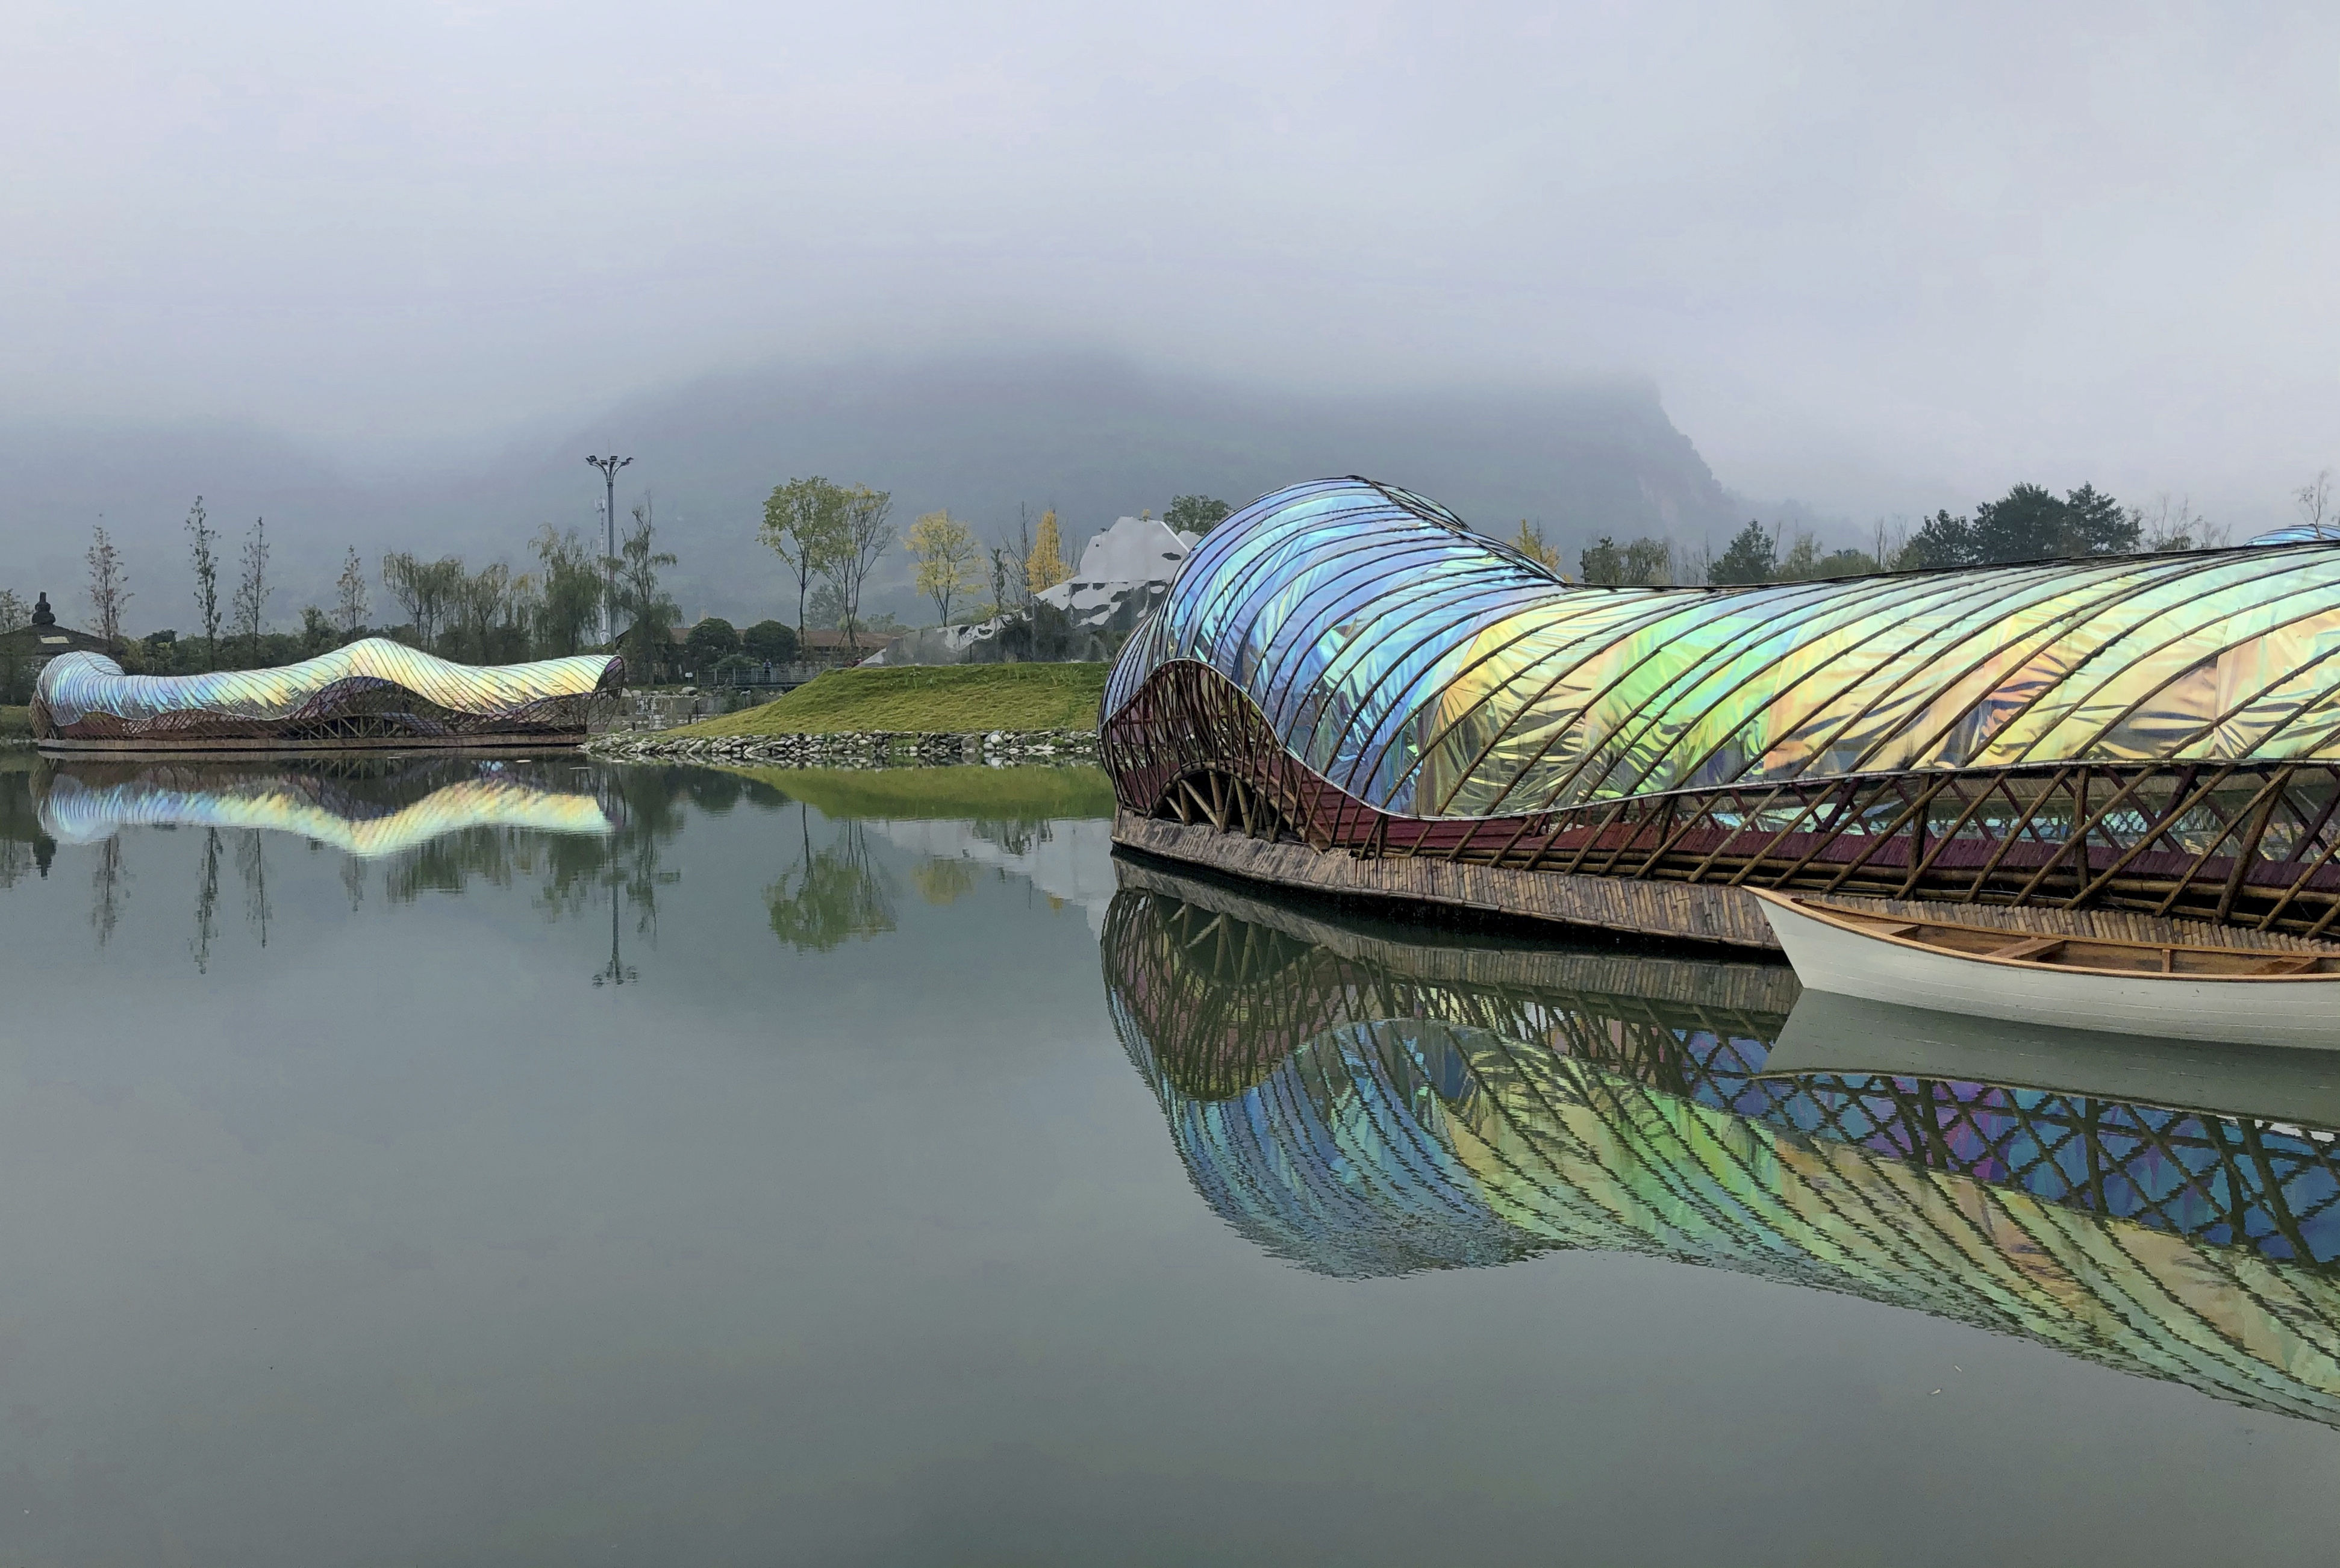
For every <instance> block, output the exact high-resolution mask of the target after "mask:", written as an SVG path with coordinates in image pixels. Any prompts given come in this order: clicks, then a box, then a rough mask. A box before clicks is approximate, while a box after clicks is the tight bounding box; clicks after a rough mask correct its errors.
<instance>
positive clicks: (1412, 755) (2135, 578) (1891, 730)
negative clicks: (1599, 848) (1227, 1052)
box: [1106, 478, 2340, 817]
mask: <svg viewBox="0 0 2340 1568" xmlns="http://www.w3.org/2000/svg"><path fill="white" fill-rule="evenodd" d="M2335 655H2340V548H2335V546H2334V544H2332V543H2328V542H2321V543H2319V542H2303V543H2295V544H2276V545H2262V546H2259V547H2242V548H2235V549H2222V550H2199V551H2192V552H2188V553H2185V554H2178V555H2166V556H2136V557H2093V558H2086V559H2077V560H2056V561H2041V562H2033V563H2026V564H2021V565H2015V566H2003V567H1974V568H1966V569H1958V570H1950V571H1934V572H1903V573H1887V574H1882V575H1878V576H1871V577H1846V578H1836V579H1831V580H1827V581H1819V582H1804V583H1781V584H1773V585H1769V586H1763V587H1734V588H1618V587H1581V586H1575V585H1572V584H1570V583H1568V582H1565V581H1563V580H1562V579H1561V578H1560V577H1556V576H1555V575H1554V574H1553V573H1552V572H1550V571H1548V570H1546V569H1545V568H1544V567H1542V566H1540V565H1539V564H1537V563H1536V562H1534V561H1532V560H1530V559H1528V558H1527V557H1523V556H1522V555H1520V554H1519V553H1518V552H1516V551H1514V550H1512V549H1510V548H1508V547H1504V546H1502V545H1500V544H1497V543H1495V542H1494V541H1492V540H1491V539H1489V538H1486V537H1482V536H1481V535H1478V534H1474V533H1472V531H1471V530H1470V529H1469V528H1467V527H1465V526H1464V525H1463V523H1462V521H1461V520H1460V519H1458V518H1455V517H1454V516H1453V514H1452V513H1450V512H1447V511H1446V510H1445V509H1444V508H1441V507H1439V506H1438V505H1436V504H1435V503H1434V502H1432V501H1428V500H1425V499H1423V498H1421V497H1419V496H1415V495H1412V494H1410V493H1408V492H1406V491H1404V490H1401V489H1397V488H1393V487H1390V486H1384V485H1379V484H1375V483H1373V482H1371V481H1369V480H1365V479H1360V478H1347V479H1328V480H1320V481H1317V482H1314V483H1311V484H1304V485H1295V486H1294V487H1292V488H1288V489H1284V490H1279V491H1277V492H1275V493H1274V494H1273V495H1269V496H1266V497H1264V498H1261V499H1260V500H1258V501H1255V502H1254V503H1253V504H1252V505H1251V506H1249V507H1247V508H1244V510H1243V511H1242V512H1240V513H1238V514H1236V515H1235V516H1234V517H1233V518H1229V519H1227V521H1226V522H1225V523H1223V524H1221V525H1220V526H1219V527H1218V528H1215V529H1214V530H1212V532H1211V534H1210V535H1209V536H1208V537H1206V538H1205V540H1204V541H1203V542H1202V544H1200V545H1199V546H1197V547H1195V551H1194V553H1193V554H1192V555H1191V556H1190V557H1188V558H1187V562H1186V565H1185V568H1184V569H1183V570H1182V571H1181V572H1180V573H1179V576H1178V579H1177V581H1176V582H1175V584H1174V585H1173V586H1172V587H1171V589H1170V593H1169V597H1168V598H1167V599H1166V600H1165V603H1164V604H1163V606H1161V608H1160V609H1159V610H1158V611H1157V612H1156V613H1155V616H1153V618H1152V619H1151V620H1150V621H1149V622H1148V623H1147V624H1146V626H1145V627H1144V628H1143V629H1142V630H1141V631H1140V632H1139V633H1138V634H1137V636H1135V637H1133V638H1132V639H1131V641H1130V643H1129V645H1128V646H1127V647H1125V649H1124V650H1123V652H1122V656H1121V658H1120V659H1119V661H1118V662H1117V663H1116V665H1115V669H1114V672H1113V676H1112V679H1111V681H1110V683H1109V684H1108V685H1107V688H1106V715H1107V716H1108V717H1110V716H1111V715H1113V714H1114V713H1115V712H1117V711H1118V710H1119V709H1120V708H1121V707H1123V706H1124V705H1125V704H1127V703H1128V702H1129V701H1130V699H1131V698H1132V697H1134V696H1135V695H1136V694H1137V692H1138V690H1139V688H1140V687H1141V686H1143V685H1144V684H1145V680H1146V678H1147V677H1148V676H1151V675H1152V674H1154V672H1155V671H1156V670H1158V669H1160V668H1162V667H1163V666H1165V665H1167V664H1169V663H1171V662H1173V661H1175V660H1194V661H1197V662H1200V663H1202V664H1204V665H1206V666H1209V667H1210V668H1212V669H1214V670H1216V671H1217V672H1218V673H1219V674H1220V675H1222V676H1225V677H1226V678H1227V679H1228V680H1229V681H1231V682H1233V683H1234V685H1236V686H1237V687H1238V688H1240V689H1241V690H1242V691H1243V692H1244V694H1245V695H1247V696H1248V697H1249V698H1250V699H1251V701H1252V702H1253V703H1254V704H1255V705H1257V706H1258V708H1259V710H1260V711H1261V713H1262V714H1263V715H1264V716H1265V718H1266V720H1267V722H1268V724H1269V725H1270V726H1271V727H1272V728H1273V729H1274V732H1275V734H1276V735H1278V736H1279V737H1281V739H1282V740H1283V742H1284V745H1285V746H1286V748H1287V749H1289V750H1290V751H1291V752H1292V754H1294V756H1295V757H1297V758H1298V759H1299V760H1301V761H1302V762H1304V763H1305V764H1307V765H1308V766H1309V767H1311V768H1313V769H1314V771H1315V772H1316V773H1318V774H1321V775H1323V776H1324V777H1325V778H1327V779H1329V780H1331V781H1332V782H1333V783H1334V784H1337V785H1339V786H1340V787H1342V788H1343V789H1344V790H1346V791H1348V792H1349V793H1350V794H1353V795H1355V796H1357V797H1359V798H1361V799H1363V800H1364V801H1366V802H1368V803H1369V804H1373V805H1375V806H1378V807H1380V808H1381V809H1383V811H1387V812H1391V813H1393V814H1404V815H1412V816H1426V817H1440V816H1445V817H1477V816H1495V815H1514V814H1528V813H1533V812H1537V811H1542V810H1545V809H1549V808H1554V807H1562V806H1569V805H1575V804H1583V803H1586V802H1590V801H1599V800H1608V799H1615V798H1619V797H1621V796H1629V795H1634V794H1648V793H1654V792H1658V791H1666V790H1681V789H1697V788H1704V787H1710V786H1718V785H1724V784H1733V783H1750V782H1760V783H1766V784H1770V783H1778V782H1784V781H1791V780H1809V779H1826V778H1832V777H1840V776H1843V775H1847V774H1874V773H1890V772H1900V771H1908V770H1918V769H1943V768H1983V767H1995V766H2009V765H2016V764H2034V763H2048V764H2058V763H2067V762H2072V763H2077V762H2105V763H2135V762H2191V761H2210V762H2220V763H2223V762H2240V761H2295V760H2307V759H2315V760H2333V759H2335V758H2340V657H2335Z"/></svg>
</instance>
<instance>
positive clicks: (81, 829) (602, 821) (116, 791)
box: [40, 759, 616, 860]
mask: <svg viewBox="0 0 2340 1568" xmlns="http://www.w3.org/2000/svg"><path fill="white" fill-rule="evenodd" d="M115 771H117V770H112V769H106V770H102V771H101V770H99V769H94V768H83V769H73V770H67V769H62V768H61V769H59V770H57V771H56V772H55V774H52V775H51V777H50V779H49V781H48V785H47V788H46V790H45V793H44V794H42V796H41V800H40V823H41V826H42V828H43V830H44V831H45V832H46V833H48V834H49V835H50V836H51V837H53V838H55V839H56V840H58V841H59V842H61V843H100V842H102V841H104V840H108V839H111V838H112V837H113V836H114V834H115V833H119V832H121V831H122V830H123V829H124V828H125V827H207V828H251V829H258V830H263V831H272V832H278V833H298V834H300V835H301V836H302V837H303V838H306V839H309V840H311V841H312V842H314V843H322V844H329V845H331V846H332V847H333V848H335V849H338V850H340V851H342V853H344V854H349V855H354V856H356V857H357V858H358V859H360V860H380V859H382V858H384V857H386V856H389V855H394V854H402V853H405V852H406V851H408V850H411V849H413V848H415V847H417V846H418V845H421V844H424V843H430V842H431V840H433V839H438V838H443V837H445V836H446V835H447V834H449V833H461V832H462V831H463V830H464V829H466V828H474V827H514V828H523V829H526V830H528V831H530V832H531V833H585V834H591V835H594V836H606V835H607V834H609V833H611V832H612V831H613V830H614V828H615V825H616V824H615V823H612V822H611V821H610V817H609V814H608V813H607V812H606V811H604V809H603V808H602V805H601V803H600V801H599V800H597V799H596V798H595V797H594V796H593V795H591V794H580V793H576V792H573V791H555V790H550V789H546V788H543V787H542V786H540V785H539V784H534V783H531V782H529V781H528V780H527V779H525V778H523V777H521V775H519V774H516V773H515V772H514V771H513V770H511V768H508V767H506V766H504V765H503V764H494V763H490V764H478V763H468V762H464V761H461V760H459V759H441V760H440V761H437V762H429V763H422V764H410V765H408V766H406V767H404V768H402V769H400V770H398V771H396V772H394V773H392V774H387V775H384V774H374V775H372V776H367V774H363V773H341V772H337V771H332V770H330V769H327V768H303V769H300V770H297V771H296V770H294V769H290V768H281V769H268V770H264V771H254V770H236V771H233V772H232V771H229V770H228V769H227V768H226V767H223V766H219V765H213V766H210V767H187V766H176V767H174V766H149V767H142V768H140V769H138V770H137V771H136V772H135V773H134V774H132V775H131V776H129V777H126V778H109V777H106V776H105V774H110V773H114V772H115Z"/></svg>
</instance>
